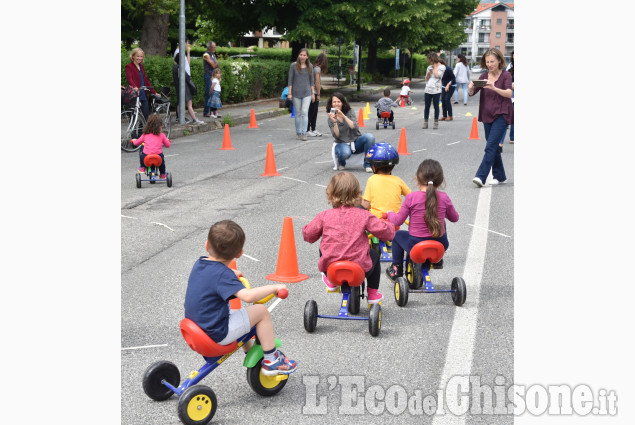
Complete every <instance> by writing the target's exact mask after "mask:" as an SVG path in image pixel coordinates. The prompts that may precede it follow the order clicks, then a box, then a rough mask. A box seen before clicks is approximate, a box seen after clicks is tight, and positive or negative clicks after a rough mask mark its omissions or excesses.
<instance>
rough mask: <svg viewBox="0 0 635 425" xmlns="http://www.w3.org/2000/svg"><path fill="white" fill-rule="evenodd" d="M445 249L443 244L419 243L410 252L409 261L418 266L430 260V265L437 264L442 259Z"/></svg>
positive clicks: (435, 242) (433, 242)
mask: <svg viewBox="0 0 635 425" xmlns="http://www.w3.org/2000/svg"><path fill="white" fill-rule="evenodd" d="M443 254H445V249H444V248H443V244H441V242H437V241H421V242H419V243H418V244H416V245H415V246H413V247H412V249H411V250H410V259H411V260H412V261H413V262H415V263H419V264H423V263H425V262H426V261H428V260H430V262H431V263H438V262H439V261H441V259H442V258H443Z"/></svg>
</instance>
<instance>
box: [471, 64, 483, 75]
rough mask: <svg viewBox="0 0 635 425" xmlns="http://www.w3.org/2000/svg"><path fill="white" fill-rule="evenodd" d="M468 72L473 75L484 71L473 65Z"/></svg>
mask: <svg viewBox="0 0 635 425" xmlns="http://www.w3.org/2000/svg"><path fill="white" fill-rule="evenodd" d="M470 71H472V73H473V74H481V73H483V72H484V71H485V70H484V69H483V68H481V67H480V66H478V65H475V66H474V67H473V68H472V69H470Z"/></svg>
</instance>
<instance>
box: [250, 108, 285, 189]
mask: <svg viewBox="0 0 635 425" xmlns="http://www.w3.org/2000/svg"><path fill="white" fill-rule="evenodd" d="M252 111H253V109H252ZM279 175H280V173H279V172H278V169H277V168H276V159H275V158H274V157H273V145H272V144H271V143H267V160H266V161H265V172H264V173H262V174H261V176H263V177H272V176H279Z"/></svg>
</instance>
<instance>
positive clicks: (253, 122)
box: [247, 109, 258, 128]
mask: <svg viewBox="0 0 635 425" xmlns="http://www.w3.org/2000/svg"><path fill="white" fill-rule="evenodd" d="M247 128H258V124H256V111H254V110H253V109H252V110H251V119H250V120H249V127H247Z"/></svg>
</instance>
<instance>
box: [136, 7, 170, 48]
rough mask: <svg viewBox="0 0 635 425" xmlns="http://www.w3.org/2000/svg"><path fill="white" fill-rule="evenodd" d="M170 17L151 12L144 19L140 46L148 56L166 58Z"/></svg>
mask: <svg viewBox="0 0 635 425" xmlns="http://www.w3.org/2000/svg"><path fill="white" fill-rule="evenodd" d="M169 26H170V15H167V14H165V15H158V14H156V12H155V13H153V12H150V13H149V14H147V15H146V16H145V18H144V19H143V28H141V40H140V41H139V46H140V47H141V49H143V52H144V53H145V54H146V55H160V56H165V55H166V52H167V48H168V27H169Z"/></svg>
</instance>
